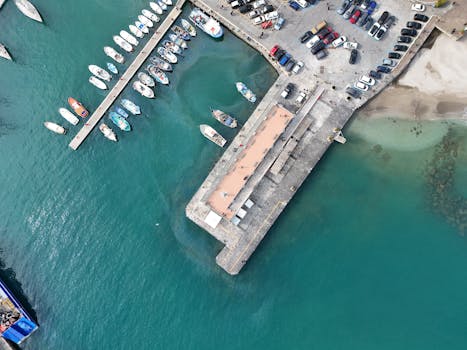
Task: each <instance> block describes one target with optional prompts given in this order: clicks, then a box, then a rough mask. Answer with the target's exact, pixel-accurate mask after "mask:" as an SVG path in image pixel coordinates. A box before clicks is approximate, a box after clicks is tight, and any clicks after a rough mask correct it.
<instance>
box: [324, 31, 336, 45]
mask: <svg viewBox="0 0 467 350" xmlns="http://www.w3.org/2000/svg"><path fill="white" fill-rule="evenodd" d="M338 37H339V33H337V32H333V33H329V34H328V35H326V37H325V38H324V40H323V42H324V43H325V44H326V45H329V44H330V43H332V42H333V41H334V40H336V39H337V38H338Z"/></svg>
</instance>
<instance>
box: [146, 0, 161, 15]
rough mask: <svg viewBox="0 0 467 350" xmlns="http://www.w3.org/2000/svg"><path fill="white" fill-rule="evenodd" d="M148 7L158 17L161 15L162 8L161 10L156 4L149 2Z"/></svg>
mask: <svg viewBox="0 0 467 350" xmlns="http://www.w3.org/2000/svg"><path fill="white" fill-rule="evenodd" d="M149 6H151V9H152V10H153V11H154V12H155V13H157V14H158V15H162V13H163V11H162V8H161V7H160V6H159V5H158V4H156V3H155V2H154V1H151V2H150V3H149Z"/></svg>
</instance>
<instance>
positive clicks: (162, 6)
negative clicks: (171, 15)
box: [157, 0, 167, 11]
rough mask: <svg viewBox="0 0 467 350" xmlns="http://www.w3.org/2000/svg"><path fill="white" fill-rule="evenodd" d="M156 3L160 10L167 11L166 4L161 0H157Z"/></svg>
mask: <svg viewBox="0 0 467 350" xmlns="http://www.w3.org/2000/svg"><path fill="white" fill-rule="evenodd" d="M157 4H158V5H159V6H160V7H161V9H162V11H167V5H166V4H164V2H163V1H161V0H157Z"/></svg>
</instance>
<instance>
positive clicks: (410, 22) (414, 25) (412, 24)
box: [407, 21, 422, 29]
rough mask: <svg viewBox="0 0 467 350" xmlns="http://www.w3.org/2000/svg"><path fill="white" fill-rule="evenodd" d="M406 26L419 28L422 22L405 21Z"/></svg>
mask: <svg viewBox="0 0 467 350" xmlns="http://www.w3.org/2000/svg"><path fill="white" fill-rule="evenodd" d="M407 28H413V29H421V28H422V24H421V23H418V22H413V21H409V22H407Z"/></svg>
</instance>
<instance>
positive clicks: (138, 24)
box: [135, 21, 149, 34]
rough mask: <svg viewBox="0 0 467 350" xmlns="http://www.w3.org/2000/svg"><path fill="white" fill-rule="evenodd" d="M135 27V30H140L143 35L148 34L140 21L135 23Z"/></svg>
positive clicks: (147, 30) (146, 28)
mask: <svg viewBox="0 0 467 350" xmlns="http://www.w3.org/2000/svg"><path fill="white" fill-rule="evenodd" d="M135 26H136V28H138V29H139V30H141V31H142V32H143V33H144V34H148V33H149V28H148V27H147V26H146V25H144V24H143V23H141V22H140V21H135Z"/></svg>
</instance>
